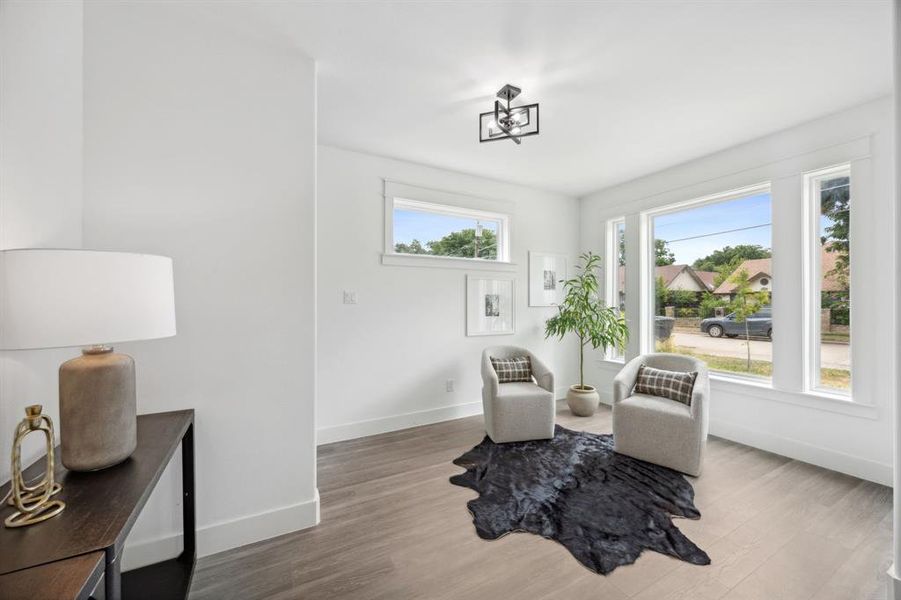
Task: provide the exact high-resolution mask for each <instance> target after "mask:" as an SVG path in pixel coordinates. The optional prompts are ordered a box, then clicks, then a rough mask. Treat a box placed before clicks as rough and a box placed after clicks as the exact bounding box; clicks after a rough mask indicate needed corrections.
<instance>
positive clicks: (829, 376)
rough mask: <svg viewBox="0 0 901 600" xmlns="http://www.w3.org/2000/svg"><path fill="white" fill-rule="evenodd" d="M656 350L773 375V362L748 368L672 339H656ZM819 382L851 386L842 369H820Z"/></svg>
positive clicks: (749, 372) (758, 362) (712, 365)
mask: <svg viewBox="0 0 901 600" xmlns="http://www.w3.org/2000/svg"><path fill="white" fill-rule="evenodd" d="M656 348H657V352H671V353H675V354H683V355H688V356H693V357H695V358H697V359H699V360H703V361H704V362H705V363H707V366H708V367H709V368H710V369H711V370H712V371H726V372H728V373H737V374H740V375H751V376H757V377H766V378H770V377H772V376H773V363H771V362H767V361H763V360H752V361H751V368H750V370H749V369H748V361H747V360H745V359H743V358H732V357H728V356H714V355H712V354H700V353H698V352H694V351H693V350H692V349H691V348H686V347H683V346H676V345H674V344H673V342H672V339H669V340H665V341H662V342H661V341H659V340H658V341H657V343H656ZM820 383H821V384H822V385H823V386H824V387H829V388H836V389H840V390H847V389H849V387H850V386H851V373H850V371H845V370H844V369H821V371H820Z"/></svg>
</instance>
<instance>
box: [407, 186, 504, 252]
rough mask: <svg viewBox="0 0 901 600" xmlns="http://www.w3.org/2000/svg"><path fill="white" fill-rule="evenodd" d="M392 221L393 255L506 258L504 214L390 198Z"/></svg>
mask: <svg viewBox="0 0 901 600" xmlns="http://www.w3.org/2000/svg"><path fill="white" fill-rule="evenodd" d="M392 221H393V227H392V232H393V240H392V244H391V252H392V253H394V254H404V255H425V256H436V257H446V258H457V259H470V260H480V261H498V262H507V261H508V260H509V247H508V245H509V244H508V227H509V218H508V216H507V215H504V214H499V213H491V212H486V211H480V210H474V209H468V208H461V207H456V206H448V205H443V204H434V203H431V202H421V201H417V200H408V199H403V198H394V205H393V210H392Z"/></svg>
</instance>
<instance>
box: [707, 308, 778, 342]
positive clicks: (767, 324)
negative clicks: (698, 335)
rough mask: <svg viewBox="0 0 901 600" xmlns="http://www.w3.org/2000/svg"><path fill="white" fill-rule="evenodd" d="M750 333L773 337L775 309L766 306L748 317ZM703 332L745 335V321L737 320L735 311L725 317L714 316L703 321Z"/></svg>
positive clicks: (734, 335)
mask: <svg viewBox="0 0 901 600" xmlns="http://www.w3.org/2000/svg"><path fill="white" fill-rule="evenodd" d="M747 321H748V322H747V327H748V333H750V334H751V335H753V336H760V337H767V338H769V339H773V309H772V307H769V306H764V307H763V308H761V309H760V310H759V311H758V312H756V313H754V314H753V315H751V316H749V317H748V319H747ZM701 332H702V333H706V334H707V335H709V336H710V337H716V338H718V337H723V336H724V335H725V336H726V337H730V338H734V337H738V336H740V335H745V323H744V322H743V321H742V322H738V321H736V320H735V313H729V314H728V315H726V316H725V317H713V318H710V319H704V320H703V321H701Z"/></svg>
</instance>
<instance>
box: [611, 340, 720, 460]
mask: <svg viewBox="0 0 901 600" xmlns="http://www.w3.org/2000/svg"><path fill="white" fill-rule="evenodd" d="M641 365H646V366H648V367H653V368H655V369H665V370H667V371H682V372H691V371H697V372H698V377H697V379H695V384H694V388H693V390H692V394H691V406H688V405H685V404H682V403H681V402H676V401H675V400H670V399H668V398H661V397H658V396H649V395H645V394H633V393H632V389H633V388H634V387H635V379H636V377H637V376H638V367H639V366H641ZM709 398H710V379H709V376H708V373H707V365H705V364H704V363H703V362H701V361H699V360H697V359H694V358H692V357H690V356H680V355H678V354H644V355H642V356H639V357H637V358H635V359H633V360H631V361H629V363H628V364H626V366H624V367H623V369H622V370H621V371H620V372H619V375H617V376H616V378H615V379H614V380H613V442H614V447H615V448H614V449H615V450H616V451H617V452H619V453H620V454H626V455H628V456H632V457H634V458H640V459H642V460H646V461H648V462H652V463H654V464H658V465H663V466H665V467H669V468H671V469H675V470H676V471H681V472H682V473H687V474H689V475H695V476H697V475H700V474H701V467H702V463H703V460H704V452H705V449H706V446H707V427H708V420H709V417H708V414H707V411H708V402H709Z"/></svg>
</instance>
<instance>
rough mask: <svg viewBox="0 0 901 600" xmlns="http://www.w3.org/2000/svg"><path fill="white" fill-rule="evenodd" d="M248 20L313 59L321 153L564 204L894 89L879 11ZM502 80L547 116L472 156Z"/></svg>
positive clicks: (494, 12)
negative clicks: (481, 181) (565, 197)
mask: <svg viewBox="0 0 901 600" xmlns="http://www.w3.org/2000/svg"><path fill="white" fill-rule="evenodd" d="M220 6H221V5H220ZM248 10H249V12H250V13H251V14H245V15H243V16H242V19H247V21H245V22H244V26H245V27H246V26H247V25H248V23H251V24H252V27H253V28H254V29H256V30H257V33H262V32H263V31H265V32H266V34H267V35H272V36H277V38H273V39H280V40H281V41H282V42H284V43H290V44H291V45H293V46H296V47H299V48H301V49H302V50H303V51H304V52H306V53H307V54H308V55H310V56H312V57H314V58H315V59H316V60H317V62H318V64H319V136H320V142H322V143H325V144H331V145H335V146H340V147H343V148H349V149H354V150H360V151H364V152H371V153H375V154H380V155H384V156H390V157H395V158H401V159H405V160H410V161H415V162H419V163H424V164H429V165H434V166H439V167H443V168H446V169H452V170H455V171H461V172H465V173H472V174H477V175H481V176H485V177H491V178H494V179H500V180H505V181H515V182H519V183H523V184H525V185H529V186H532V187H536V188H542V189H547V190H554V191H560V192H565V193H567V194H570V195H583V194H586V193H588V192H591V191H594V190H597V189H600V188H603V187H606V186H609V185H612V184H615V183H618V182H622V181H626V180H629V179H632V178H635V177H638V176H641V175H644V174H647V173H650V172H654V171H657V170H660V169H662V168H666V167H669V166H672V165H674V164H678V163H680V162H684V161H686V160H690V159H692V158H696V157H699V156H703V155H705V154H709V153H711V152H715V151H717V150H720V149H723V148H727V147H730V146H733V145H735V144H738V143H741V142H744V141H747V140H751V139H753V138H756V137H760V136H762V135H766V134H768V133H771V132H773V131H778V130H780V129H783V128H785V127H788V126H791V125H794V124H797V123H801V122H804V121H808V120H810V119H814V118H816V117H819V116H822V115H826V114H829V113H832V112H835V111H838V110H841V109H843V108H846V107H849V106H853V105H855V104H859V103H861V102H864V101H867V100H870V99H873V98H876V97H879V96H882V95H885V94H888V93H890V91H891V15H890V5H889V2H888V1H872V2H867V1H859V0H858V1H855V2H826V1H823V2H816V3H814V2H789V1H783V2H726V1H719V2H628V3H627V2H596V3H591V2H539V3H524V2H520V3H514V2H416V3H414V2H404V3H390V2H368V3H360V2H355V3H343V2H342V3H336V2H330V3H319V2H315V3H309V2H306V3H301V2H293V3H291V2H287V3H286V2H279V3H259V4H254V5H253V6H252V7H250V8H248ZM257 28H259V29H257ZM508 82H509V83H513V84H515V85H517V86H519V87H521V88H522V89H523V93H522V96H520V99H521V100H522V102H523V103H526V102H529V103H531V102H540V103H541V134H540V135H539V136H536V137H531V138H526V139H524V140H523V143H522V145H521V146H516V145H515V144H513V143H512V142H509V141H503V142H492V143H488V144H480V143H479V141H478V123H477V115H478V113H479V112H482V111H487V110H490V109H491V107H492V103H493V99H494V93H495V92H496V91H497V90H498V89H499V88H500V87H501V86H502V85H503V84H505V83H508Z"/></svg>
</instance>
